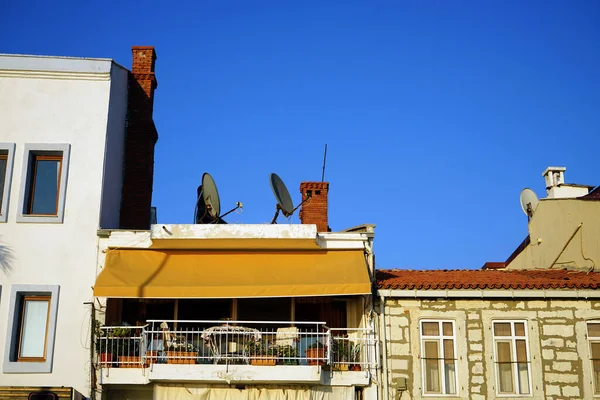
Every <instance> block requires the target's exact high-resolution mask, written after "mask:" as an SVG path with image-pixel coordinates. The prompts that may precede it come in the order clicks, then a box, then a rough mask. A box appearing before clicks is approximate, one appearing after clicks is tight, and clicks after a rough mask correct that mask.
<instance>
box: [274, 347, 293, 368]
mask: <svg viewBox="0 0 600 400" xmlns="http://www.w3.org/2000/svg"><path fill="white" fill-rule="evenodd" d="M277 360H278V364H281V365H298V349H297V348H296V346H291V345H285V346H278V347H277Z"/></svg>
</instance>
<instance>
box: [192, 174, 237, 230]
mask: <svg viewBox="0 0 600 400" xmlns="http://www.w3.org/2000/svg"><path fill="white" fill-rule="evenodd" d="M196 195H197V200H196V208H195V209H194V223H195V224H226V223H227V222H225V221H224V220H223V217H224V216H226V215H228V214H230V213H232V212H234V211H235V210H237V209H240V210H241V209H242V207H243V205H242V203H241V202H239V201H238V202H237V203H236V204H235V208H233V209H232V210H229V211H227V212H226V213H225V214H223V215H221V200H220V198H219V191H218V190H217V185H216V183H215V180H214V179H213V178H212V176H210V174H209V173H208V172H205V173H204V174H203V175H202V185H200V186H198V190H197V193H196Z"/></svg>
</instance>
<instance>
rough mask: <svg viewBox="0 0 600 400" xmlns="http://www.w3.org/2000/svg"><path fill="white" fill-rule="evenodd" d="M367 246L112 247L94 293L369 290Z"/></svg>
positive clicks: (222, 295) (288, 293)
mask: <svg viewBox="0 0 600 400" xmlns="http://www.w3.org/2000/svg"><path fill="white" fill-rule="evenodd" d="M369 293H371V283H370V279H369V273H368V270H367V264H366V262H365V257H364V254H363V251H362V250H336V251H318V252H314V251H303V252H289V251H288V252H282V251H277V252H267V251H262V252H248V251H244V252H198V251H195V252H194V251H183V250H132V249H128V250H108V254H107V256H106V262H105V265H104V269H103V270H102V272H100V275H98V278H97V279H96V284H95V286H94V295H95V296H100V297H137V298H232V297H299V296H333V295H349V294H369Z"/></svg>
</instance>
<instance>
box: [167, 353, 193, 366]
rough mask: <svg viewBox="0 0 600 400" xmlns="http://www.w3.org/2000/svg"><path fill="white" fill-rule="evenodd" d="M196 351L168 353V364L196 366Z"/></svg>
mask: <svg viewBox="0 0 600 400" xmlns="http://www.w3.org/2000/svg"><path fill="white" fill-rule="evenodd" d="M197 355H198V354H197V353H196V352H195V351H167V364H196V357H197Z"/></svg>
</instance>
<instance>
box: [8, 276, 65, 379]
mask: <svg viewBox="0 0 600 400" xmlns="http://www.w3.org/2000/svg"><path fill="white" fill-rule="evenodd" d="M59 289H60V287H59V286H58V285H12V287H11V295H10V302H9V315H8V324H7V325H8V327H7V332H6V343H5V351H4V362H3V365H2V372H3V373H5V374H10V373H16V374H19V373H51V372H52V363H53V358H54V343H55V336H56V317H57V314H58V294H59ZM26 296H50V306H49V312H48V321H47V331H46V343H45V346H46V352H45V358H44V359H43V360H42V359H39V360H19V356H18V353H19V345H20V340H21V332H20V328H21V316H22V312H21V310H20V306H21V303H22V301H23V299H24V298H25V297H26Z"/></svg>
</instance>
